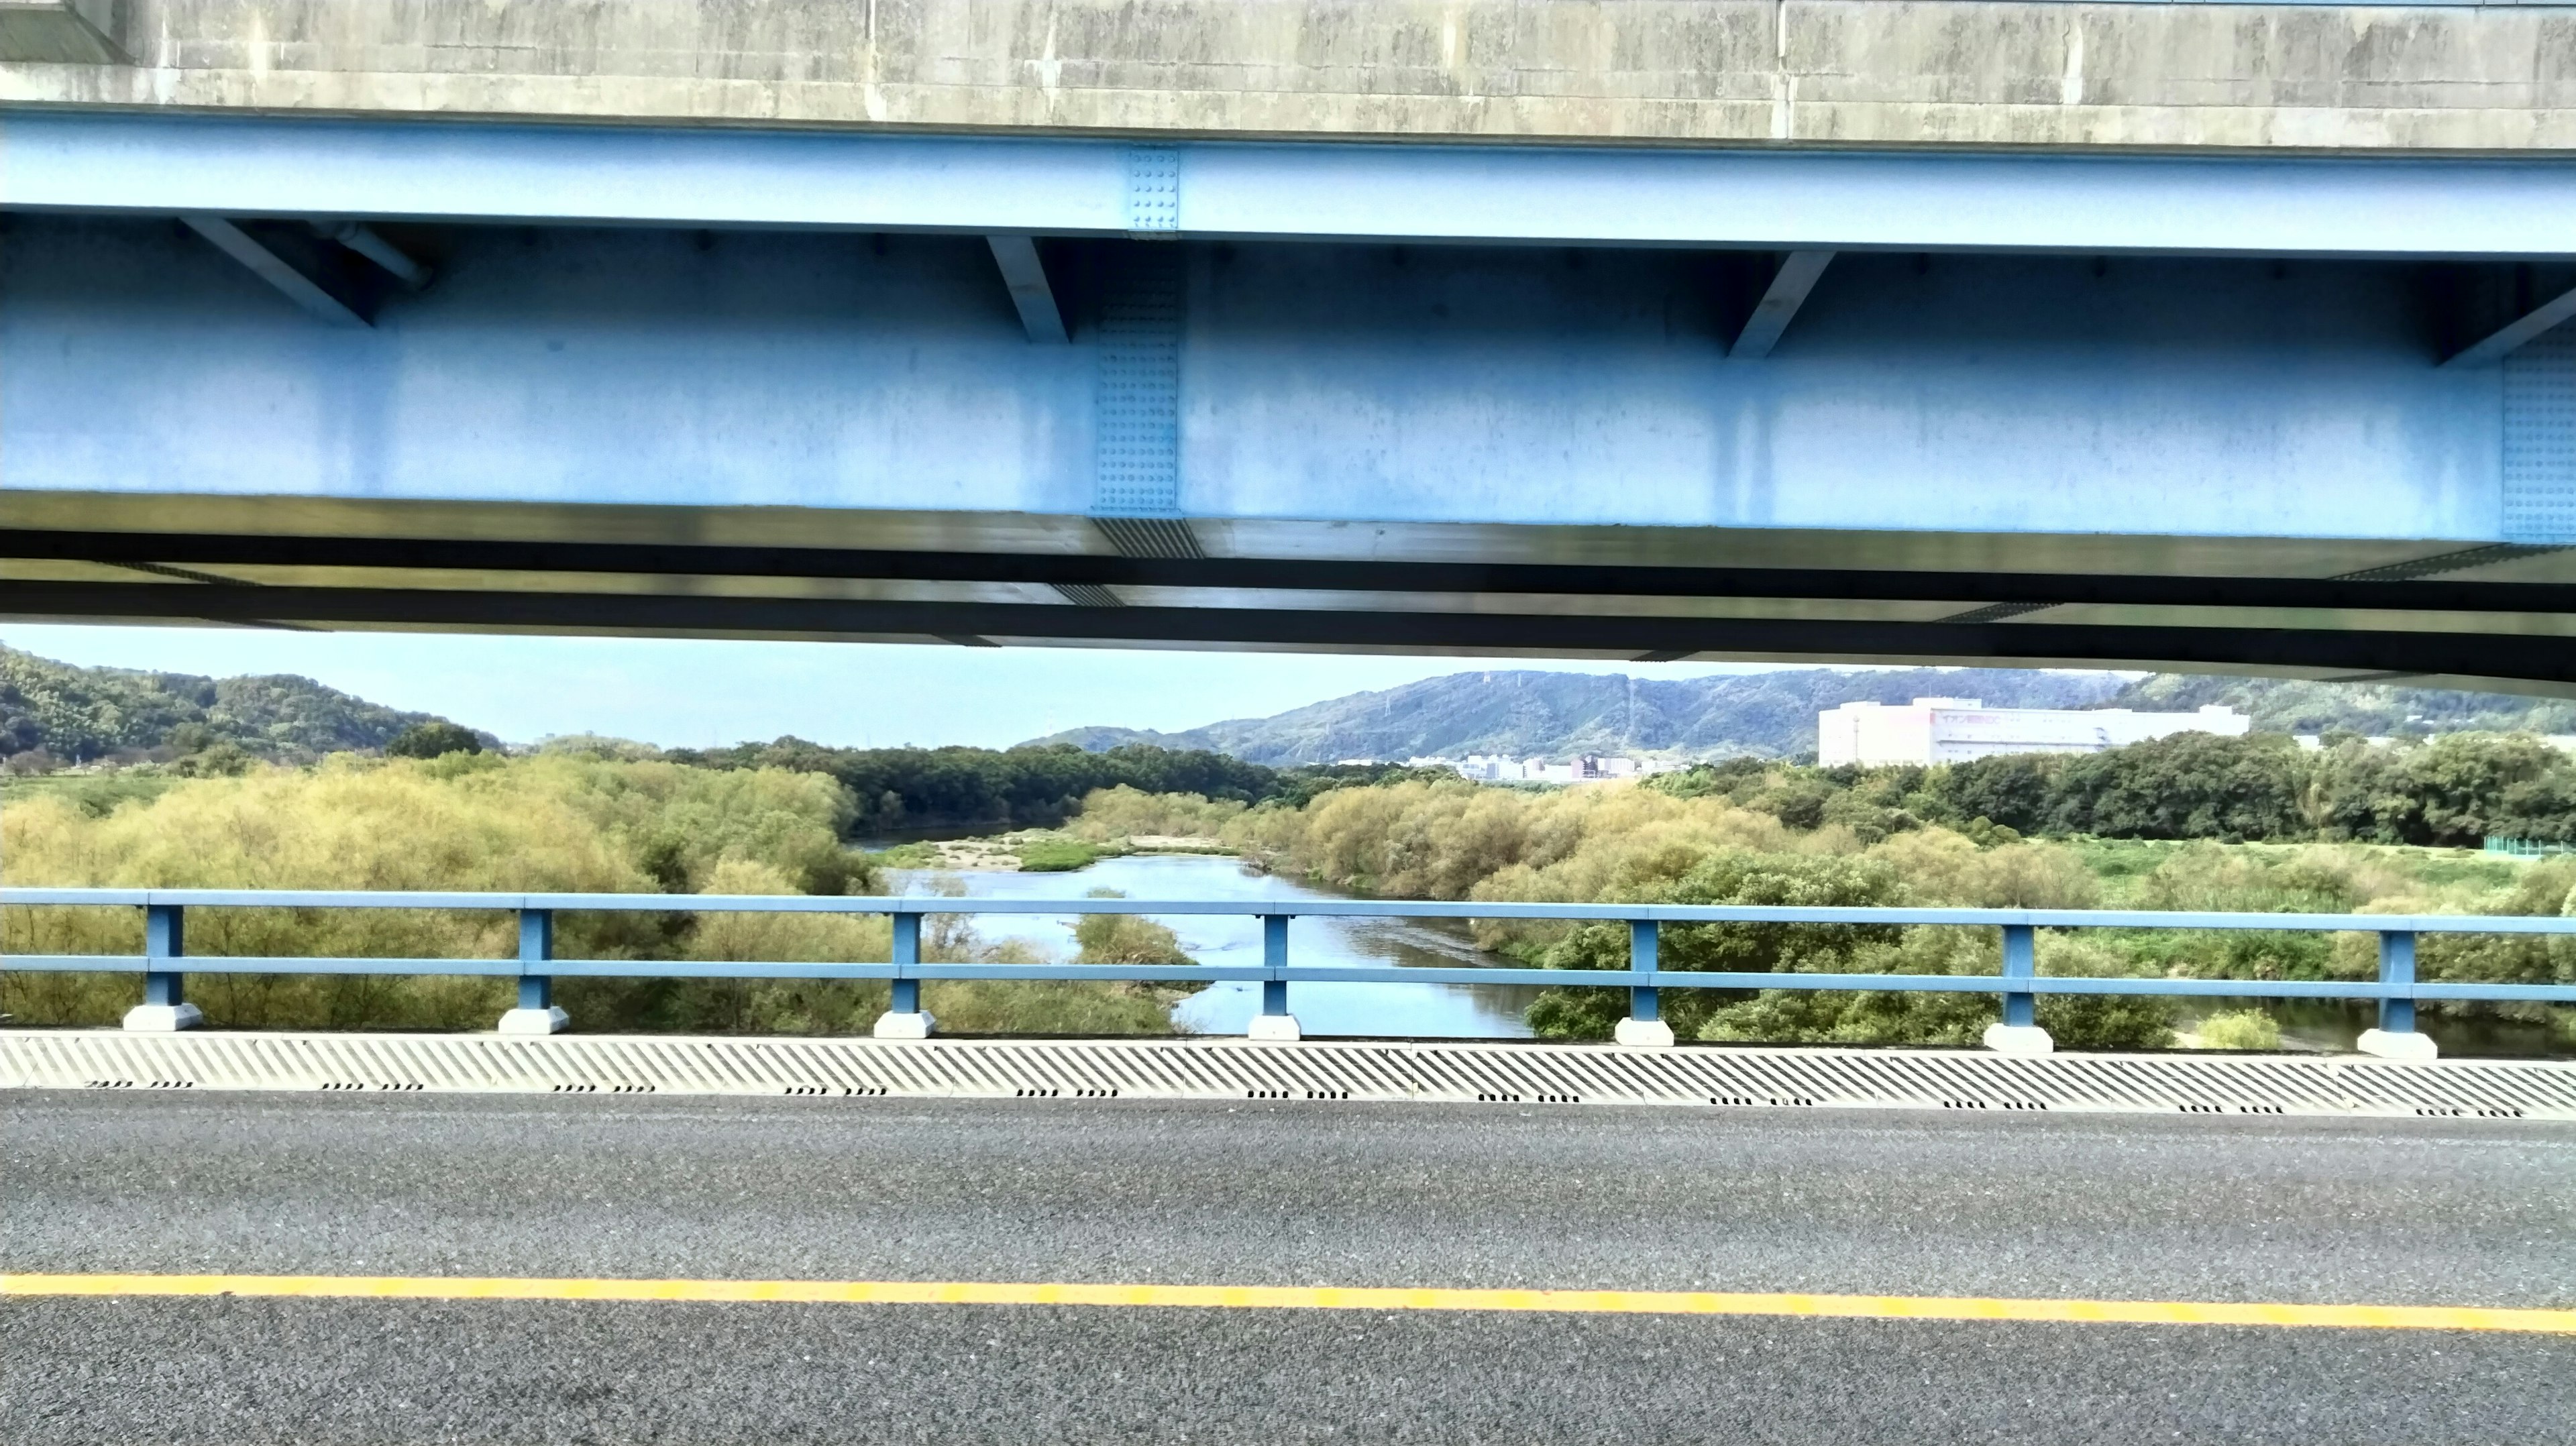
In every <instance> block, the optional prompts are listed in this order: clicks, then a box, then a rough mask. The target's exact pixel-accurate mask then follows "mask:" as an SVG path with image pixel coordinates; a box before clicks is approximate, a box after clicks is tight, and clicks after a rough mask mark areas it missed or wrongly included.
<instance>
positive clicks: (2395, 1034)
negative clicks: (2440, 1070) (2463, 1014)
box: [2354, 929, 2440, 1059]
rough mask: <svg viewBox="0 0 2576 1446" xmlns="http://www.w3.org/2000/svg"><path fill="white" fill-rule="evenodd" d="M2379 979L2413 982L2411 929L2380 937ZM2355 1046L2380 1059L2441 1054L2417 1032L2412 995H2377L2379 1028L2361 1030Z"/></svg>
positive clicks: (2413, 947) (2389, 982)
mask: <svg viewBox="0 0 2576 1446" xmlns="http://www.w3.org/2000/svg"><path fill="white" fill-rule="evenodd" d="M2379 982H2380V983H2382V984H2386V985H2408V986H2411V985H2413V984H2414V982H2415V931H2414V930H2412V929H2390V930H2388V931H2386V932H2385V933H2382V934H2381V935H2380V936H2379ZM2354 1047H2355V1048H2357V1049H2359V1050H2360V1051H2361V1052H2362V1053H2364V1054H2375V1055H2378V1056H2379V1057H2380V1058H2382V1059H2431V1058H2433V1057H2435V1056H2436V1055H2437V1054H2439V1053H2440V1051H2439V1050H2437V1049H2436V1048H2434V1045H2433V1041H2432V1040H2431V1039H2429V1038H2427V1037H2426V1036H2424V1035H2422V1034H2418V1033H2416V1031H2415V1000H2414V998H2413V996H2411V995H2410V996H2405V997H2398V996H2394V995H2382V996H2380V1000H2379V1027H2378V1028H2377V1029H2365V1030H2363V1031H2362V1032H2361V1039H2360V1040H2359V1041H2358V1042H2357V1043H2356V1044H2355V1046H2354Z"/></svg>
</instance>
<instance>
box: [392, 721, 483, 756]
mask: <svg viewBox="0 0 2576 1446" xmlns="http://www.w3.org/2000/svg"><path fill="white" fill-rule="evenodd" d="M482 751H483V740H482V739H480V738H477V737H475V736H474V731H473V730H472V729H470V728H460V727H458V726H457V725H455V724H453V723H450V722H447V721H445V720H444V719H440V720H435V721H432V722H428V723H414V724H413V725H411V726H410V727H409V728H406V729H404V730H403V731H402V732H400V733H398V734H396V735H394V740H393V741H392V742H391V743H388V744H386V745H385V752H386V753H387V754H388V755H390V756H392V757H395V758H444V757H446V756H447V755H448V754H450V753H480V752H482Z"/></svg>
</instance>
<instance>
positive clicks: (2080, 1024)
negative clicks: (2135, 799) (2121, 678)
mask: <svg viewBox="0 0 2576 1446" xmlns="http://www.w3.org/2000/svg"><path fill="white" fill-rule="evenodd" d="M2423 751H2429V748H2428V750H2423ZM2103 756H2108V755H2103ZM2392 756H2394V757H2398V758H2400V759H2404V758H2408V757H2411V756H2412V755H2411V754H2410V753H2407V752H2405V751H2402V750H2401V751H2400V752H2399V753H2397V754H2395V755H2392ZM2070 761H2072V762H2089V761H2092V760H2070ZM1916 772H1917V774H1918V775H1920V774H1921V773H1922V771H1920V770H1917V771H1916ZM1937 772H1938V771H1935V774H1934V775H1923V776H1917V777H1915V778H1913V779H1911V780H1910V782H1911V784H1912V785H1913V787H1912V788H1911V789H1910V790H1909V792H1911V793H1921V794H1928V795H1930V796H1933V797H1938V796H1940V794H1941V790H1943V789H1945V788H1947V787H1949V786H1950V785H1949V783H1948V781H1947V780H1946V779H1944V778H1941V777H1939V776H1937ZM1815 774H1816V770H1812V769H1780V768H1773V769H1765V768H1762V767H1760V766H1753V765H1747V766H1741V767H1736V768H1732V769H1718V770H1710V771H1708V772H1707V773H1706V774H1703V775H1701V776H1700V777H1699V778H1698V779H1697V780H1696V781H1694V780H1692V779H1691V778H1689V777H1687V776H1683V777H1679V778H1676V779H1675V780H1674V781H1673V782H1672V783H1671V785H1670V786H1666V787H1615V786H1614V787H1606V788H1587V789H1563V790H1554V791H1525V790H1513V789H1500V788H1487V787H1478V786H1476V785H1473V784H1468V783H1465V782H1459V781H1451V782H1446V783H1422V782H1408V783H1398V784H1390V785H1379V786H1369V787H1356V788H1346V789H1341V790H1338V791H1335V792H1332V793H1329V794H1326V795H1324V796H1322V797H1320V798H1318V799H1317V800H1315V801H1314V802H1313V803H1312V804H1310V805H1308V806H1306V807H1302V808H1288V807H1282V806H1277V805H1272V806H1267V807H1255V808H1250V809H1242V810H1230V809H1219V808H1218V807H1217V806H1215V805H1212V804H1210V803H1209V802H1208V801H1206V800H1201V799H1174V800H1155V799H1146V798H1139V797H1102V798H1100V799H1097V800H1095V803H1094V808H1095V810H1096V812H1087V813H1086V815H1085V820H1084V823H1089V822H1091V821H1093V820H1094V819H1095V818H1097V819H1104V820H1105V819H1109V818H1116V819H1119V820H1120V821H1121V822H1122V825H1123V826H1124V827H1125V828H1126V829H1127V830H1129V831H1130V832H1136V833H1146V832H1151V833H1187V832H1192V831H1197V830H1203V829H1206V828H1208V827H1209V826H1210V825H1211V824H1213V825H1214V827H1215V828H1216V829H1217V830H1218V831H1220V832H1221V833H1222V836H1223V837H1224V838H1225V839H1226V840H1228V841H1229V842H1231V843H1232V844H1234V845H1235V846H1237V847H1239V848H1241V849H1242V850H1244V851H1245V853H1246V854H1247V855H1248V856H1250V857H1252V858H1254V859H1256V860H1259V861H1262V862H1265V863H1267V864H1268V865H1269V866H1271V867H1273V868H1276V869H1279V870H1281V871H1283V872H1288V873H1293V874H1296V875H1299V876H1302V877H1304V878H1306V879H1308V880H1310V881H1312V882H1314V883H1316V884H1318V885H1321V886H1324V887H1328V888H1334V889H1341V890H1348V891H1351V892H1356V893H1364V894H1377V895H1381V896H1386V897H1398V898H1435V899H1490V900H1497V901H1501V900H1541V901H1550V900H1552V901H1578V902H1599V901H1612V902H1633V903H1695V904H1715V903H1744V904H1789V903H1796V904H1814V905H1860V906H1868V905H1892V904H1906V903H1912V904H1932V905H1941V904H1950V905H1969V906H1984V907H2027V908H2088V907H2095V906H2103V907H2134V908H2142V909H2187V910H2210V911H2243V912H2280V911H2314V912H2336V913H2340V912H2358V913H2494V914H2558V913H2562V912H2570V911H2571V899H2576V858H2567V859H2557V860H2551V861H2548V862H2544V863H2537V864H2517V863H2512V862H2507V861H2502V860H2492V859H2487V858H2482V857H2479V856H2477V855H2470V854H2459V853H2447V852H2429V851H2425V850H2421V849H2411V848H2399V847H2390V846H2385V845H2378V844H2368V843H2326V842H2308V843H2285V844H2235V845H2226V844H2220V843H2217V842H2214V841H2210V840H2206V839H2203V840H2197V841H2161V840H2154V839H2142V840H2138V841H2128V842H2124V841H2116V840H2106V839H2098V838H2086V839H2068V840H2045V839H2025V838H2022V837H2020V836H2018V835H2017V834H2015V833H2014V832H2013V831H2012V830H2009V829H2005V828H2000V827H1996V826H1993V825H1991V824H1983V823H1982V822H1981V821H1978V820H1971V821H1970V824H1969V825H1968V826H1966V827H1963V828H1950V827H1945V826H1943V825H1941V824H1938V823H1929V822H1925V821H1923V820H1922V819H1920V818H1915V817H1911V816H1910V815H1909V821H1908V822H1907V823H1906V826H1904V827H1903V828H1899V829H1887V828H1884V827H1881V826H1880V825H1883V824H1884V823H1885V822H1886V820H1885V819H1884V818H1883V817H1879V816H1875V815H1873V816H1868V817H1863V816H1861V815H1859V814H1857V813H1854V812H1853V811H1852V808H1851V807H1848V806H1847V807H1845V808H1843V809H1842V810H1840V812H1841V813H1842V814H1843V815H1844V816H1843V817H1828V816H1827V815H1826V813H1825V811H1824V805H1825V804H1830V803H1832V802H1833V800H1835V799H1838V798H1841V799H1849V798H1853V797H1856V796H1857V797H1863V798H1866V797H1867V796H1868V795H1867V786H1868V784H1869V780H1868V779H1867V778H1865V777H1864V778H1863V779H1861V780H1859V781H1858V782H1856V783H1851V784H1847V785H1845V786H1842V787H1840V788H1838V789H1829V790H1828V791H1827V792H1826V794H1825V796H1824V802H1823V803H1821V804H1818V803H1815V797H1814V794H1813V793H1812V791H1811V790H1810V785H1813V784H1815V783H1816V782H1817V778H1816V777H1815ZM2431 776H2434V777H2437V778H2449V777H2453V776H2454V770H2452V769H2450V768H2447V767H2445V768H2439V769H2434V770H2433V771H2432V774H2431ZM1720 784H1735V785H1740V786H1742V788H1743V790H1744V792H1745V794H1746V797H1745V798H1744V799H1743V800H1742V801H1739V800H1738V799H1737V798H1736V797H1734V796H1732V795H1730V794H1729V793H1728V792H1727V791H1726V790H1725V788H1723V787H1720V786H1718V785H1720ZM1792 799H1794V800H1795V801H1794V802H1792V801H1791V800H1792ZM1810 804H1814V805H1815V806H1813V807H1810ZM1871 806H1873V807H1880V808H1885V807H1891V805H1888V804H1884V803H1874V804H1872V805H1871ZM1926 808H1927V811H1929V809H1928V805H1927V806H1926ZM1220 814H1222V816H1221V817H1220V816H1218V815H1220ZM1848 820H1857V821H1858V822H1859V823H1861V824H1864V825H1867V827H1855V826H1854V823H1853V822H1852V821H1848ZM1084 823H1078V824H1077V827H1082V826H1084ZM1479 942H1480V943H1482V944H1484V945H1485V946H1487V947H1489V948H1492V949H1495V950H1498V951H1500V952H1502V953H1503V954H1505V955H1507V956H1511V957H1515V958H1519V959H1524V960H1529V961H1532V962H1536V963H1542V964H1545V965H1548V966H1550V967H1559V968H1585V969H1618V968H1624V967H1626V959H1627V940H1626V938H1625V934H1624V931H1623V930H1620V929H1617V928H1613V927H1601V926H1562V925H1505V924H1499V923H1488V924H1485V925H1481V926H1480V927H1479ZM2419 947H2420V949H2421V951H2422V952H2421V957H2420V968H2421V971H2422V973H2423V977H2425V978H2427V979H2459V980H2496V981H2504V980H2511V981H2518V982H2535V981H2553V982H2576V947H2571V945H2570V944H2569V943H2568V942H2565V941H2557V942H2552V941H2548V940H2543V939H2539V938H2530V937H2515V938H2478V937H2456V938H2454V937H2436V936H2427V937H2426V938H2425V939H2423V940H2422V941H2421V943H2420V946H2419ZM1996 949H1997V943H1996V940H1995V938H1994V934H1993V931H1992V930H1960V929H1939V928H1906V929H1896V928H1855V927H1843V926H1836V927H1830V928H1828V927H1803V926H1772V925H1759V926H1757V925H1717V926H1705V927H1691V928H1672V929H1668V930H1667V931H1666V932H1665V936H1664V941H1663V945H1662V962H1663V964H1664V967H1666V968H1672V969H1681V970H1725V971H1738V972H1781V973H1787V972H1888V973H1951V974H1965V973H1976V974H1992V973H1994V972H1995V970H1996V968H1997V960H1996ZM2040 967H2041V969H2042V971H2043V972H2048V973H2066V974H2092V975H2109V976H2120V975H2140V976H2145V975H2178V976H2184V977H2194V978H2243V979H2366V978H2369V977H2371V976H2372V975H2373V973H2374V972H2375V970H2376V968H2377V957H2376V949H2375V943H2374V941H2373V940H2372V939H2371V938H2370V937H2369V936H2367V935H2360V934H2354V935H2318V934H2301V933H2290V932H2286V931H2285V932H2280V933H2270V932H2230V933H2223V934H2194V933H2175V932H2168V931H2160V930H2125V931H2124V930H2101V931H2087V932H2085V933H2083V934H2081V935H2077V934H2071V933H2068V934H2059V933H2045V934H2043V935H2042V938H2041V942H2040ZM1623 1006H1624V1000H1623V998H1622V996H1621V994H1620V992H1619V991H1617V990H1609V989H1605V990H1558V991H1551V992H1550V993H1549V994H1547V995H1545V996H1543V997H1542V998H1541V999H1540V1000H1539V1002H1538V1004H1537V1005H1536V1006H1535V1007H1534V1008H1533V1009H1532V1011H1531V1014H1530V1021H1531V1023H1532V1025H1533V1026H1534V1027H1535V1028H1537V1029H1538V1031H1539V1032H1540V1033H1541V1034H1543V1035H1552V1036H1558V1037H1577V1038H1597V1037H1601V1036H1604V1035H1606V1034H1607V1033H1608V1032H1609V1028H1610V1026H1611V1024H1612V1023H1614V1022H1615V1021H1616V1020H1617V1019H1618V1017H1619V1015H1620V1014H1621V1013H1622V1012H1623ZM2483 1008H2486V1007H2483V1006H2462V1007H2461V1012H2463V1013H2466V1012H2472V1011H2473V1010H2475V1009H2483ZM1995 1009H1996V1005H1995V1001H1994V999H1993V997H1992V996H1988V995H1973V994H1932V993H1881V994H1816V995H1810V994H1804V993H1797V992H1789V991H1762V992H1759V993H1756V994H1751V995H1746V994H1740V993H1727V992H1719V991H1698V990H1693V991H1687V992H1685V991H1669V992H1668V994H1667V998H1666V1003H1665V1011H1666V1017H1667V1018H1668V1019H1669V1020H1671V1021H1672V1022H1673V1024H1674V1026H1675V1028H1676V1030H1677V1031H1678V1032H1680V1033H1682V1034H1683V1035H1685V1036H1686V1037H1689V1036H1695V1037H1697V1038H1701V1039H1707V1040H1755V1039H1761V1040H1775V1041H1783V1042H1836V1043H1882V1044H1884V1043H1923V1044H1964V1043H1971V1042H1973V1041H1974V1040H1975V1039H1976V1038H1977V1036H1978V1034H1979V1033H1980V1032H1981V1031H1982V1030H1983V1028H1984V1026H1985V1025H1986V1024H1987V1023H1988V1022H1990V1021H1992V1020H1993V1018H1994V1017H1995ZM2041 1009H2042V1016H2041V1022H2042V1023H2043V1024H2044V1025H2046V1026H2047V1027H2048V1028H2049V1029H2050V1030H2051V1031H2052V1033H2054V1034H2056V1035H2057V1037H2058V1038H2059V1040H2060V1041H2061V1042H2062V1043H2064V1044H2065V1045H2067V1046H2068V1047H2100V1048H2109V1047H2134V1046H2146V1045H2156V1044H2162V1043H2164V1042H2165V1041H2166V1038H2167V1036H2168V1034H2169V1032H2170V1030H2171V1028H2172V1026H2173V1022H2174V1019H2175V1016H2174V1015H2173V1013H2172V1012H2171V1011H2170V1010H2169V1008H2168V1007H2167V1006H2166V1005H2165V1004H2164V1003H2162V1002H2160V1001H2154V1000H2133V999H2117V998H2109V997H2101V998H2083V997H2073V998H2057V997H2048V998H2044V999H2043V1002H2042V1006H2041ZM2435 1012H2440V1011H2438V1010H2436V1011H2435ZM2486 1012H2488V1013H2489V1014H2490V1015H2492V1016H2494V1017H2499V1018H2503V1019H2507V1020H2515V1021H2520V1022H2522V1023H2524V1024H2528V1025H2532V1026H2535V1027H2543V1028H2554V1029H2556V1030H2558V1031H2559V1033H2560V1035H2561V1036H2562V1037H2563V1038H2564V1039H2565V1040H2566V1041H2567V1042H2569V1043H2576V1022H2571V1016H2570V1014H2569V1012H2568V1011H2563V1010H2561V1011H2552V1010H2549V1009H2547V1008H2545V1007H2542V1006H2500V1007H2494V1008H2492V1009H2487V1011H2486ZM2249 1028H2250V1026H2248V1025H2246V1024H2245V1023H2244V1022H2243V1021H2237V1022H2235V1023H2232V1024H2227V1025H2222V1026H2221V1027H2220V1034H2221V1036H2222V1037H2227V1038H2236V1039H2243V1038H2247V1037H2249V1036H2248V1030H2249Z"/></svg>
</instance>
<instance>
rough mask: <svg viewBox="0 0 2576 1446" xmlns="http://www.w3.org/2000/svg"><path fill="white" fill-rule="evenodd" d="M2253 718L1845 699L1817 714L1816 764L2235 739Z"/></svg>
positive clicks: (1951, 759) (2219, 710) (2226, 712)
mask: <svg viewBox="0 0 2576 1446" xmlns="http://www.w3.org/2000/svg"><path fill="white" fill-rule="evenodd" d="M2253 726H2254V720H2253V719H2251V718H2248V717H2246V716H2245V715H2244V714H2242V713H2239V712H2237V711H2236V710H2235V709H2233V708H2228V707H2224V706H2212V707H2207V708H2203V709H2201V710H2200V711H2199V712H2197V713H2139V712H2134V711H2132V710H2130V709H2127V708H2081V709H2078V708H1989V707H1986V706H1985V704H1984V703H1983V701H1982V700H1980V699H1976V698H1917V699H1915V700H1914V702H1913V703H1912V705H1911V706H1907V707H1901V708H1900V707H1893V706H1890V705H1888V704H1884V703H1845V704H1844V705H1842V706H1841V707H1839V708H1836V709H1833V710H1831V711H1829V712H1824V713H1819V714H1817V715H1816V761H1817V762H1818V763H1821V764H1824V765H1826V766H1827V767H1831V766H1833V765H1835V764H1839V763H1857V764H1860V765H1862V766H1864V767H1870V768H1875V767H1879V766H1882V765H1885V764H1893V763H1916V764H1931V763H1965V762H1967V761H1969V760H1970V759H1974V758H1992V757H1994V756H1996V755H1997V754H2003V753H2099V752H2101V751H2102V750H2104V749H2106V748H2118V747H2120V746H2121V745H2123V744H2127V743H2143V742H2145V741H2147V740H2148V739H2150V738H2162V737H2165V736H2166V735H2168V734H2172V733H2215V734H2218V735H2220V736H2221V737H2227V738H2241V737H2243V736H2244V735H2245V734H2246V732H2247V731H2248V730H2250V729H2251V728H2252V727H2253Z"/></svg>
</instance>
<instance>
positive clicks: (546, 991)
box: [519, 909, 555, 1009]
mask: <svg viewBox="0 0 2576 1446" xmlns="http://www.w3.org/2000/svg"><path fill="white" fill-rule="evenodd" d="M554 957H555V913H554V910H552V909H521V910H520V911H519V1007H520V1008H521V1009H544V1008H546V1007H548V1006H550V1005H552V1004H553V1003H554V1002H555V981H554V976H553V975H552V974H551V973H550V972H548V971H546V970H545V969H543V968H540V967H536V966H542V965H544V964H545V963H546V962H547V961H548V960H551V959H553V958H554Z"/></svg>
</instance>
